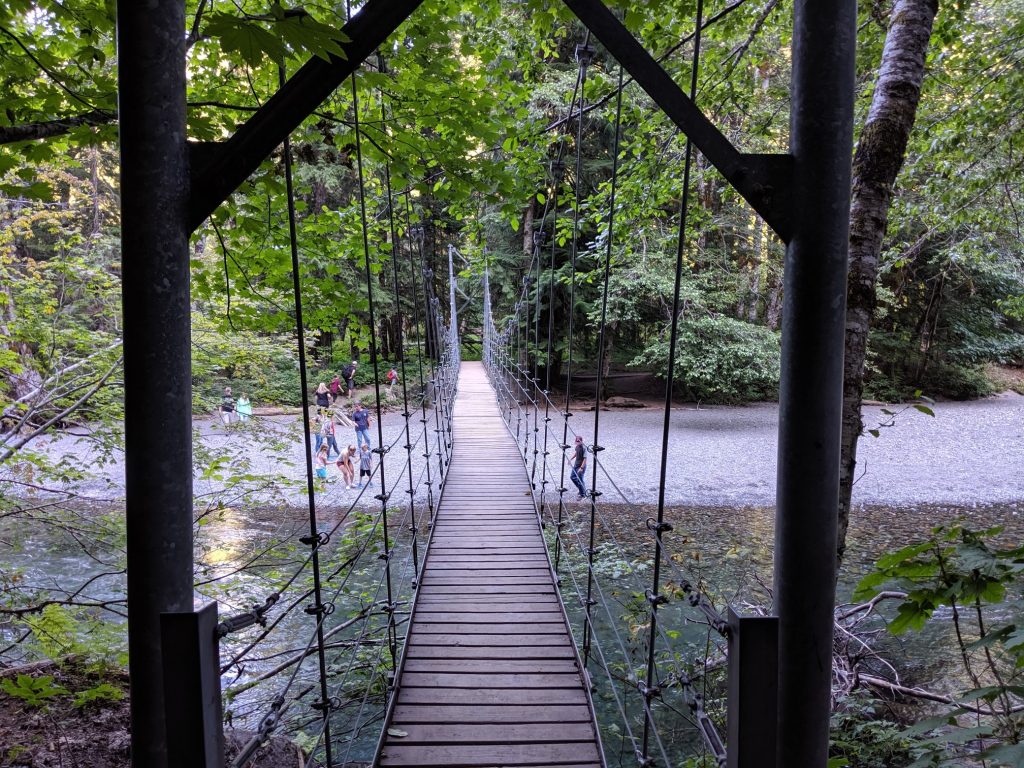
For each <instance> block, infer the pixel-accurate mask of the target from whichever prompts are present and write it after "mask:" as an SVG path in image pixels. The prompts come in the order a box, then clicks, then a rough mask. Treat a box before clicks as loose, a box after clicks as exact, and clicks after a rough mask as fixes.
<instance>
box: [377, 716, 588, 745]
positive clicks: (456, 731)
mask: <svg viewBox="0 0 1024 768" xmlns="http://www.w3.org/2000/svg"><path fill="white" fill-rule="evenodd" d="M394 722H395V726H396V727H397V728H400V729H401V730H402V731H404V732H405V733H407V734H408V735H407V736H402V737H400V738H399V737H394V736H389V737H388V739H387V743H388V744H389V745H390V744H401V745H403V746H409V745H412V744H460V745H461V744H522V743H524V742H525V743H534V744H545V743H560V742H561V743H565V742H573V741H590V742H593V740H594V727H593V726H592V725H591V724H590V723H589V722H587V723H528V724H527V723H501V724H498V725H495V724H491V723H470V724H456V723H404V722H403V721H401V720H397V719H396V720H395V721H394Z"/></svg>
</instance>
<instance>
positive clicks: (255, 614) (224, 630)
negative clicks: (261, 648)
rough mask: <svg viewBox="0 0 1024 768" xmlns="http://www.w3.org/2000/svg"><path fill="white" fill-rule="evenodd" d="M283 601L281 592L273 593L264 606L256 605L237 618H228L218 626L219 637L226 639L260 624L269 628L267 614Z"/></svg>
mask: <svg viewBox="0 0 1024 768" xmlns="http://www.w3.org/2000/svg"><path fill="white" fill-rule="evenodd" d="M280 599H281V593H280V592H273V593H271V594H270V595H269V596H268V597H267V599H266V600H265V601H264V603H263V605H254V606H253V607H252V610H251V611H247V612H246V613H240V614H238V615H237V616H228V617H227V618H226V619H224V621H222V622H220V623H219V624H218V625H217V637H226V636H227V635H229V634H230V633H232V632H238V631H239V630H241V629H245V628H247V627H251V626H253V625H254V624H259V625H260V626H261V627H265V626H267V612H268V611H269V610H270V609H271V608H273V607H274V604H275V603H276V602H277V601H278V600H280Z"/></svg>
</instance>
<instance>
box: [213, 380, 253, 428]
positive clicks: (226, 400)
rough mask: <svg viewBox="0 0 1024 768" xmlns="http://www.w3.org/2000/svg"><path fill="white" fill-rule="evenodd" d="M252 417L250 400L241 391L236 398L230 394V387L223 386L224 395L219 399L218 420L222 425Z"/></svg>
mask: <svg viewBox="0 0 1024 768" xmlns="http://www.w3.org/2000/svg"><path fill="white" fill-rule="evenodd" d="M251 417H252V401H251V400H249V396H248V395H247V394H245V392H243V393H242V394H240V395H239V396H238V399H237V400H236V399H235V397H234V395H232V394H231V387H224V396H223V397H221V399H220V420H221V421H222V422H224V426H227V425H228V424H231V423H232V422H235V421H248V420H249V419H250V418H251Z"/></svg>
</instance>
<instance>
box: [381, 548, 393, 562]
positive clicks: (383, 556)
mask: <svg viewBox="0 0 1024 768" xmlns="http://www.w3.org/2000/svg"><path fill="white" fill-rule="evenodd" d="M392 555H394V550H387V549H385V550H383V551H382V552H379V553H378V554H377V559H378V560H387V561H390V560H391V556H392Z"/></svg>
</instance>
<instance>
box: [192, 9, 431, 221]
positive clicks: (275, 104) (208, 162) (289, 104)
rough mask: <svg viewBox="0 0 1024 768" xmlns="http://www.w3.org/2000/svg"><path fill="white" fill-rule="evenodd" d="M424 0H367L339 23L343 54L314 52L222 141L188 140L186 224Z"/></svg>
mask: <svg viewBox="0 0 1024 768" xmlns="http://www.w3.org/2000/svg"><path fill="white" fill-rule="evenodd" d="M422 3H423V0H369V2H367V3H366V5H364V6H363V7H362V8H361V9H360V10H359V12H358V13H356V15H355V16H353V17H352V19H351V20H350V21H349V22H348V24H346V25H345V26H344V27H342V30H341V31H342V33H343V34H344V35H345V37H347V38H348V39H349V40H350V42H347V43H340V45H341V47H342V48H344V50H345V56H346V58H344V59H342V58H340V57H338V56H334V55H332V56H331V57H330V61H325V60H324V59H321V58H320V57H318V56H314V57H313V58H312V59H310V60H309V61H307V62H306V63H305V64H304V65H303V66H302V68H301V69H299V71H298V72H296V73H295V75H294V76H293V77H292V78H291V79H290V80H289V81H288V82H287V83H285V84H284V87H282V88H281V89H280V90H279V91H278V92H277V93H275V94H274V95H273V96H272V97H270V99H269V100H268V101H267V103H266V104H264V105H263V106H262V107H260V108H259V109H258V110H257V111H256V112H255V113H254V114H253V116H252V117H250V118H249V119H248V120H247V121H246V122H245V124H244V125H242V127H241V128H239V129H238V130H237V131H236V132H235V134H234V135H233V136H232V137H231V138H230V139H228V140H227V141H226V142H224V143H217V144H213V145H211V144H209V143H206V144H198V145H196V144H192V145H190V150H189V162H190V165H191V174H190V175H191V184H192V192H191V197H190V198H189V205H188V229H189V231H190V232H192V231H195V230H196V229H197V228H198V227H199V225H200V224H202V223H203V220H204V219H206V217H207V216H209V215H210V214H211V213H213V212H214V210H215V209H216V208H217V206H218V205H220V204H221V203H222V202H224V201H225V200H226V199H227V198H228V195H230V194H231V193H232V192H234V191H235V190H236V189H238V187H239V186H240V185H241V184H242V183H243V182H244V181H245V180H246V178H248V176H249V174H251V173H252V172H253V171H255V170H256V169H257V168H258V167H259V165H260V163H262V162H263V160H264V158H267V157H269V156H270V153H271V152H273V151H274V148H275V147H277V146H278V145H279V144H280V143H281V142H282V141H284V139H285V137H286V136H287V135H288V134H289V133H291V132H292V131H293V130H295V129H296V128H298V127H299V125H300V124H301V123H302V121H303V120H305V119H306V118H307V117H308V116H309V115H311V114H312V113H313V111H314V110H315V109H316V108H317V107H318V106H320V104H322V103H323V102H324V101H325V100H326V99H327V97H329V96H330V95H331V93H332V92H333V91H334V89H335V88H337V87H338V86H339V85H340V84H341V83H342V82H344V80H345V78H347V77H348V76H349V75H351V74H352V73H353V72H354V71H355V70H356V69H357V68H358V67H359V65H360V64H362V62H363V60H364V59H366V58H367V57H368V56H369V55H370V54H371V53H373V51H374V50H376V48H377V47H378V46H379V45H380V44H381V43H383V42H384V41H385V40H386V39H387V38H388V36H389V35H390V34H391V33H392V32H394V31H395V30H396V29H398V27H399V26H400V25H401V24H402V22H404V21H405V20H406V19H407V18H408V17H409V15H410V14H411V13H412V12H413V11H415V10H416V9H417V8H418V7H419V6H420V5H421V4H422Z"/></svg>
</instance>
